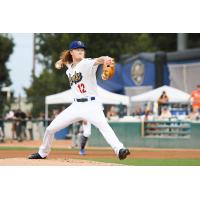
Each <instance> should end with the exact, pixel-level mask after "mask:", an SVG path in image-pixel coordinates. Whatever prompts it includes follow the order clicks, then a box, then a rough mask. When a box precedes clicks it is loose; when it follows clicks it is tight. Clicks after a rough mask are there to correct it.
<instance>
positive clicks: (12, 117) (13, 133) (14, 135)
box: [5, 110, 17, 140]
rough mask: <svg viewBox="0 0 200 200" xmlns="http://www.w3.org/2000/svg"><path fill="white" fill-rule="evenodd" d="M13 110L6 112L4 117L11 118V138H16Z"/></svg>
mask: <svg viewBox="0 0 200 200" xmlns="http://www.w3.org/2000/svg"><path fill="white" fill-rule="evenodd" d="M15 113H16V111H15V110H10V111H9V113H7V114H6V117H5V119H6V120H11V121H12V128H11V132H12V140H15V139H17V136H16V135H17V134H16V117H15Z"/></svg>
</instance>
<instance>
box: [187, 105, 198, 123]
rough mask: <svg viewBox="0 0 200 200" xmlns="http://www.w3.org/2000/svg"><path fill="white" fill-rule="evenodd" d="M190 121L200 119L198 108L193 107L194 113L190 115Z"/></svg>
mask: <svg viewBox="0 0 200 200" xmlns="http://www.w3.org/2000/svg"><path fill="white" fill-rule="evenodd" d="M188 119H190V120H199V119H200V114H199V111H198V107H192V112H191V113H190V114H189V115H188Z"/></svg>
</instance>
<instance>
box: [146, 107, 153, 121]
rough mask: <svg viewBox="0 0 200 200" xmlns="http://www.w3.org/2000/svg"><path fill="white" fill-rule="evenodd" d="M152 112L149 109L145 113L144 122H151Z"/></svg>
mask: <svg viewBox="0 0 200 200" xmlns="http://www.w3.org/2000/svg"><path fill="white" fill-rule="evenodd" d="M153 117H154V116H153V112H152V111H151V110H150V109H147V110H146V111H145V115H144V121H148V120H153Z"/></svg>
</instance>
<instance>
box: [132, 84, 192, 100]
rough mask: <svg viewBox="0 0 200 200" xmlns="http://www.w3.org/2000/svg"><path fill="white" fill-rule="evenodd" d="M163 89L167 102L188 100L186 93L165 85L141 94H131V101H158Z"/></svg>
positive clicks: (188, 96)
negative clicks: (167, 98)
mask: <svg viewBox="0 0 200 200" xmlns="http://www.w3.org/2000/svg"><path fill="white" fill-rule="evenodd" d="M163 91H165V92H166V94H167V96H168V97H169V102H189V98H190V95H189V94H188V93H185V92H183V91H181V90H178V89H176V88H173V87H170V86H166V85H165V86H162V87H159V88H156V89H155V90H151V91H148V92H145V93H143V94H140V95H136V96H133V97H131V101H132V102H147V101H152V102H156V101H158V99H159V97H160V96H161V94H162V92H163Z"/></svg>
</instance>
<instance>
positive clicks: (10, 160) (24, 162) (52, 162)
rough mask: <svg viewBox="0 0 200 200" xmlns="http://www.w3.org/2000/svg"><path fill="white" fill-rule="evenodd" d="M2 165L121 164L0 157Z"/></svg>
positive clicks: (0, 164)
mask: <svg viewBox="0 0 200 200" xmlns="http://www.w3.org/2000/svg"><path fill="white" fill-rule="evenodd" d="M0 166H120V165H119V164H113V163H101V162H95V161H88V160H80V159H44V160H30V159H27V158H5V159H0Z"/></svg>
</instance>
